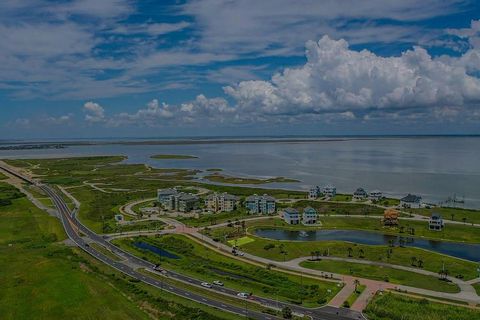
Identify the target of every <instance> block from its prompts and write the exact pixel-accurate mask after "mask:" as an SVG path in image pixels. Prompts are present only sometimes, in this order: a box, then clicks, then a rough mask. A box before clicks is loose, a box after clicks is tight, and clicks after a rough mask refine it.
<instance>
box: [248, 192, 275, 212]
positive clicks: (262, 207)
mask: <svg viewBox="0 0 480 320" xmlns="http://www.w3.org/2000/svg"><path fill="white" fill-rule="evenodd" d="M245 207H246V208H247V210H248V211H249V213H252V214H272V213H275V211H276V205H275V198H274V197H271V196H269V195H267V194H264V195H261V196H259V195H256V194H254V195H252V196H248V197H247V198H246V199H245Z"/></svg>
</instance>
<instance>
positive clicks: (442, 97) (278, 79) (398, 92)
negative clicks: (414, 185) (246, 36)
mask: <svg viewBox="0 0 480 320" xmlns="http://www.w3.org/2000/svg"><path fill="white" fill-rule="evenodd" d="M466 54H468V53H466ZM306 57H307V62H306V64H305V65H303V66H301V67H299V68H287V69H285V70H283V72H281V73H277V74H275V75H274V76H273V77H272V78H271V79H270V81H258V80H257V81H242V82H240V83H238V84H237V85H235V86H227V87H225V88H224V91H225V93H226V94H228V95H230V96H231V97H233V98H234V99H235V100H236V101H237V104H238V109H241V110H245V111H249V112H256V113H260V114H271V115H299V114H305V113H311V114H322V113H339V114H340V113H342V114H346V113H345V112H350V113H352V115H353V113H355V112H375V110H377V111H378V110H382V112H385V111H387V112H388V111H392V112H394V111H395V110H404V109H421V110H422V109H423V110H427V109H428V108H433V107H442V106H449V107H458V106H462V107H463V106H467V107H468V106H473V105H475V104H476V103H479V102H480V81H479V79H478V78H476V77H474V76H471V75H469V74H468V73H467V70H466V68H465V67H464V66H462V65H461V64H459V63H458V61H459V60H460V59H462V58H457V59H454V58H451V59H449V60H443V59H435V58H432V57H431V56H430V55H429V54H428V52H427V51H426V50H425V49H423V48H420V47H414V48H413V50H408V51H406V52H404V53H403V54H402V55H400V56H398V57H381V56H378V55H376V54H374V53H372V52H370V51H368V50H362V51H354V50H351V49H350V48H349V46H348V43H347V42H346V41H345V40H343V39H341V40H332V39H330V38H329V37H328V36H324V37H322V38H321V39H320V40H319V41H318V42H314V41H308V42H307V44H306Z"/></svg>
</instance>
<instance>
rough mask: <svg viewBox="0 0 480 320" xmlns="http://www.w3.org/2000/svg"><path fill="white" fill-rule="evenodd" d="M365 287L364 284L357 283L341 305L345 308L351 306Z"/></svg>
mask: <svg viewBox="0 0 480 320" xmlns="http://www.w3.org/2000/svg"><path fill="white" fill-rule="evenodd" d="M365 288H366V286H364V285H361V284H359V285H357V286H356V287H355V290H353V292H352V294H351V295H350V296H349V297H348V298H347V300H345V301H344V302H343V306H344V307H345V308H350V307H351V306H353V304H354V303H355V301H357V299H358V297H360V295H361V294H362V292H363V291H365Z"/></svg>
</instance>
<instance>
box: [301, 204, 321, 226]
mask: <svg viewBox="0 0 480 320" xmlns="http://www.w3.org/2000/svg"><path fill="white" fill-rule="evenodd" d="M302 223H303V224H316V223H317V211H316V210H315V209H314V208H312V207H306V208H305V209H303V216H302Z"/></svg>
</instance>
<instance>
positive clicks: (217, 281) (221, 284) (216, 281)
mask: <svg viewBox="0 0 480 320" xmlns="http://www.w3.org/2000/svg"><path fill="white" fill-rule="evenodd" d="M213 284H214V285H216V286H220V287H223V282H222V281H219V280H215V281H213Z"/></svg>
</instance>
